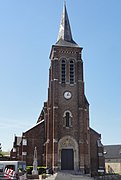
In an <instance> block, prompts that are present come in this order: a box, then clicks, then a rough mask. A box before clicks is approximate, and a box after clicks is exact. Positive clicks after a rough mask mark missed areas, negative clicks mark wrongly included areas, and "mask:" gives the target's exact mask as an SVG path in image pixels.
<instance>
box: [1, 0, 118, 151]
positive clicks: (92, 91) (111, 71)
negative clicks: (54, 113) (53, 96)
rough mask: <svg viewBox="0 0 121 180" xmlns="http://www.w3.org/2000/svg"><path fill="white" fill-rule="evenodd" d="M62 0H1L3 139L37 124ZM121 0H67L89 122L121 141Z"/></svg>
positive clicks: (6, 146)
mask: <svg viewBox="0 0 121 180" xmlns="http://www.w3.org/2000/svg"><path fill="white" fill-rule="evenodd" d="M62 8H63V0H58V1H57V0H51V1H50V0H44V1H41V0H4V1H3V0H0V142H1V143H2V147H3V148H2V149H3V150H10V149H11V148H12V143H13V139H14V135H15V134H16V135H18V136H19V135H21V134H22V132H25V131H26V130H27V129H29V128H30V127H32V126H33V125H35V123H36V121H37V118H38V116H39V113H40V111H41V108H42V106H43V102H44V101H46V100H47V87H48V68H49V63H50V60H49V54H50V50H51V46H52V44H55V42H56V39H57V35H58V31H59V24H60V19H61V14H62ZM120 9H121V1H120V0H117V1H115V0H106V1H105V0H101V1H99V0H91V1H90V0H67V11H68V15H69V19H70V24H71V29H72V34H73V39H74V40H75V41H76V42H77V43H78V44H79V45H80V46H81V47H83V61H84V79H85V93H86V96H87V99H88V101H89V103H90V125H91V127H92V128H94V129H95V130H96V131H98V132H99V133H101V134H102V142H103V143H104V144H119V143H120V144H121V126H120V123H121V97H120V92H121V80H120V79H121V70H120V68H121V10H120Z"/></svg>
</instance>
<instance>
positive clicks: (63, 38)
mask: <svg viewBox="0 0 121 180" xmlns="http://www.w3.org/2000/svg"><path fill="white" fill-rule="evenodd" d="M82 50H83V48H82V47H80V46H79V45H78V44H77V43H76V42H75V41H74V39H73V37H72V32H71V27H70V22H69V18H68V13H67V8H66V4H64V7H63V13H62V18H61V23H60V29H59V33H58V38H57V42H56V43H55V44H54V45H52V48H51V52H50V68H49V87H48V99H47V101H46V102H44V105H43V109H42V110H41V113H40V116H39V118H38V120H37V123H36V125H35V126H34V127H32V128H30V129H29V130H27V131H26V132H24V133H23V134H22V136H21V137H17V136H15V139H14V143H13V148H12V150H11V159H14V160H15V159H16V160H25V161H26V162H27V164H28V165H32V163H33V152H34V148H35V147H37V153H38V164H39V165H45V166H46V167H47V168H52V169H53V170H54V171H58V170H73V171H75V172H76V171H77V172H80V173H82V174H91V175H96V174H97V173H98V172H103V171H104V168H105V165H104V155H103V145H102V143H101V134H99V133H98V132H96V131H95V130H93V129H92V128H91V127H90V123H89V121H90V118H89V102H88V100H87V98H86V96H85V89H84V84H85V82H84V73H83V60H82Z"/></svg>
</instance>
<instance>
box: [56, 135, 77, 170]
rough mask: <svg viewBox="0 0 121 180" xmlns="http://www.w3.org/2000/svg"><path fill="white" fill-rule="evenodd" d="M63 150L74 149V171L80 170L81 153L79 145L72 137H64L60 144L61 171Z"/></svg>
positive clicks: (59, 160)
mask: <svg viewBox="0 0 121 180" xmlns="http://www.w3.org/2000/svg"><path fill="white" fill-rule="evenodd" d="M63 149H73V152H74V170H78V169H79V154H78V153H79V152H78V143H77V141H76V140H75V139H74V138H73V137H71V136H64V137H63V138H61V139H60V140H59V142H58V166H59V169H60V170H61V151H62V150H63Z"/></svg>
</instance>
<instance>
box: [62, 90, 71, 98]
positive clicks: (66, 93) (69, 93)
mask: <svg viewBox="0 0 121 180" xmlns="http://www.w3.org/2000/svg"><path fill="white" fill-rule="evenodd" d="M71 97H72V94H71V92H69V91H66V92H64V98H65V99H70V98H71Z"/></svg>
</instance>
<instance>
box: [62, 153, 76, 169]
mask: <svg viewBox="0 0 121 180" xmlns="http://www.w3.org/2000/svg"><path fill="white" fill-rule="evenodd" d="M61 170H74V151H73V149H62V151H61Z"/></svg>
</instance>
